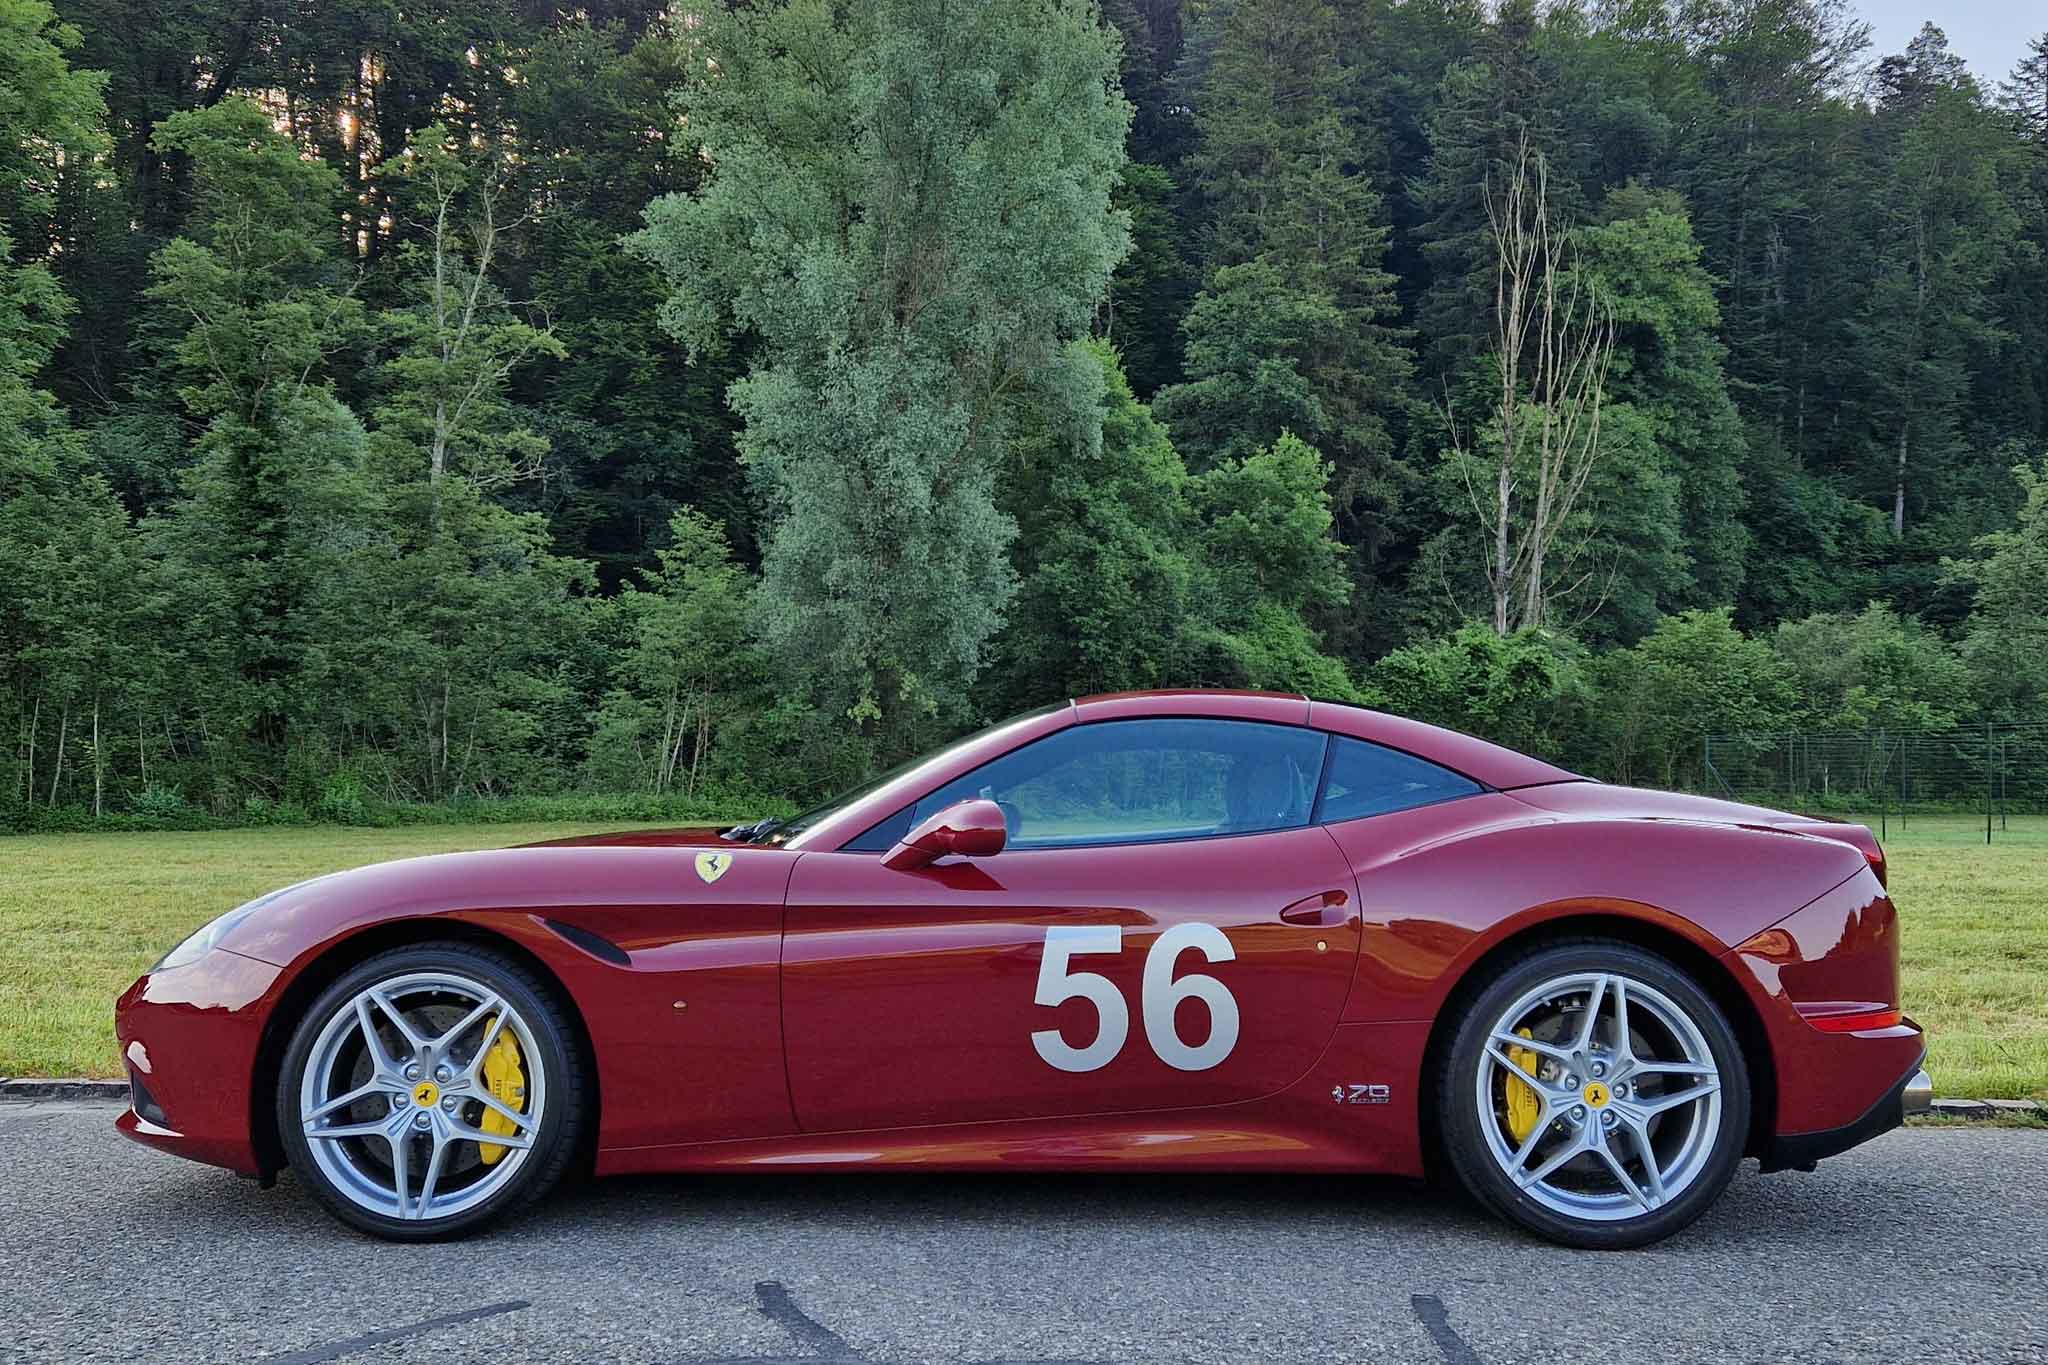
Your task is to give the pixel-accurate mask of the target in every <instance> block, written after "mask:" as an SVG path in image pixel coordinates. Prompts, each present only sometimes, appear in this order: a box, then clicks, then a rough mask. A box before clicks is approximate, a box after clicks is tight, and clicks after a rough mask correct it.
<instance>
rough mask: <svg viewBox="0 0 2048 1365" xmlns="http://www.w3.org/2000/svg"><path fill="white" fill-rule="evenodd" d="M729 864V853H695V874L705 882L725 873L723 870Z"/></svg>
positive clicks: (716, 878)
mask: <svg viewBox="0 0 2048 1365" xmlns="http://www.w3.org/2000/svg"><path fill="white" fill-rule="evenodd" d="M731 866H732V855H731V854H730V853H699V854H698V855H697V875H698V876H700V877H702V878H703V879H704V880H705V881H706V882H715V881H717V880H718V879H719V878H720V877H723V876H724V875H725V870H726V869H727V868H728V867H731Z"/></svg>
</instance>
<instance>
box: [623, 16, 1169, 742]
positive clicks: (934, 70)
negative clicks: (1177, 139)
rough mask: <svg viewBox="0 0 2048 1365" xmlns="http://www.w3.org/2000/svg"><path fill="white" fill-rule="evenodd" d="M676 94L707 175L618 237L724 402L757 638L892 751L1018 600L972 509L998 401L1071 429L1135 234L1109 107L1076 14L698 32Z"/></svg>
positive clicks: (987, 513) (998, 537) (986, 522)
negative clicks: (760, 534) (755, 533)
mask: <svg viewBox="0 0 2048 1365" xmlns="http://www.w3.org/2000/svg"><path fill="white" fill-rule="evenodd" d="M699 37H700V39H701V41H702V43H703V45H704V52H705V56H706V59H707V60H706V61H705V62H704V64H703V67H702V73H703V74H702V75H701V77H700V78H698V79H696V80H694V81H693V82H692V85H691V86H690V87H689V89H688V90H687V92H686V94H685V96H684V98H685V99H686V100H687V102H688V107H689V110H690V125H689V126H690V131H691V133H692V135H693V136H694V137H696V138H697V139H699V140H700V141H701V144H702V147H703V150H704V155H705V156H706V157H707V158H708V159H709V160H710V162H711V163H712V165H713V166H714V167H715V169H714V171H713V173H712V175H711V178H710V180H709V182H708V184H707V185H706V186H705V187H704V189H703V190H702V191H701V192H700V193H698V194H695V195H690V196H670V197H668V198H664V199H661V200H657V201H656V202H655V203H654V204H653V205H652V206H651V207H650V208H649V210H648V225H647V227H646V228H645V229H644V230H643V231H642V232H641V233H640V234H638V236H637V237H636V238H635V242H636V243H637V245H638V247H639V249H640V250H642V251H644V252H646V253H647V254H648V255H649V256H650V257H651V258H652V259H654V260H655V261H656V262H658V263H659V264H660V265H661V266H662V268H663V269H664V270H665V271H666V272H667V274H668V277H669V280H670V284H671V289H672V293H671V296H670V299H669V303H668V306H667V308H666V310H665V314H664V317H665V320H666V321H667V323H668V324H669V325H670V326H671V327H672V328H673V329H675V331H676V333H677V335H679V336H680V337H682V338H683V339H684V340H686V341H687V342H688V343H689V345H690V347H691V350H692V354H693V355H701V354H706V353H709V352H710V351H712V350H714V349H715V348H716V347H717V346H718V345H719V344H720V343H721V342H722V341H723V340H724V339H725V337H726V336H727V335H728V332H729V330H730V329H737V330H742V331H747V332H751V333H752V334H753V335H754V336H755V337H756V338H757V341H758V347H759V349H758V352H757V356H756V359H755V361H754V363H753V366H752V368H751V370H750V373H749V374H748V376H747V377H746V378H745V379H743V380H741V381H739V382H738V383H736V384H735V385H734V386H733V388H732V391H731V401H732V403H733V406H734V408H735V410H736V411H738V412H739V413H740V415H741V416H742V418H743V420H744V422H745V429H744V434H743V436H742V438H741V449H742V451H743V453H744V454H745V456H746V458H747V460H748V461H749V462H750V464H751V465H752V468H753V471H754V474H755V476H756V478H757V479H758V480H759V486H760V487H761V489H762V491H763V493H764V495H765V496H766V498H767V500H768V503H769V506H770V508H771V514H772V516H773V518H774V524H773V528H772V530H771V531H770V532H769V535H768V539H767V542H766V544H765V546H764V553H763V574H764V577H763V583H762V601H763V622H764V626H765V629H766V631H767V634H768V637H769V640H770V643H771V644H772V646H773V647H774V648H775V649H776V650H777V651H778V653H779V654H780V655H781V657H782V660H783V662H784V663H785V666H787V667H788V668H789V669H790V670H791V673H792V675H793V676H795V677H798V678H801V679H804V680H805V682H806V683H807V685H808V688H809V691H810V694H811V695H812V696H813V697H814V698H815V699H816V701H817V702H818V703H819V704H820V705H821V706H822V707H823V708H824V709H825V710H826V711H827V712H828V713H831V714H836V715H843V716H850V717H852V718H853V719H855V720H856V721H858V722H860V723H861V724H863V725H864V726H868V727H871V732H872V733H873V734H874V735H875V736H876V737H877V739H878V740H879V742H880V743H881V745H882V746H883V747H884V748H886V749H890V750H902V749H907V748H910V747H912V746H914V745H915V744H916V743H917V742H918V741H919V739H920V738H921V737H922V735H923V734H924V733H925V732H926V729H927V718H930V717H940V716H943V717H946V718H948V719H950V718H952V717H954V716H957V715H958V714H959V713H960V710H961V706H962V703H961V701H960V698H961V697H962V696H963V694H964V691H965V685H966V684H967V683H968V682H970V681H971V680H972V679H973V677H974V676H975V674H976V673H978V672H979V671H980V669H981V667H982V664H983V662H984V659H985V655H986V647H987V643H988V640H989V638H990V637H991V636H992V635H993V634H994V632H995V630H996V629H997V627H998V626H999V625H1000V624H1001V622H1002V619H1003V612H1004V609H1005V608H1006V606H1007V605H1008V602H1009V599H1010V597H1011V595H1012V593H1013V591H1014V580H1013V578H1012V575H1011V572H1010V570H1009V568H1008V565H1007V563H1006V558H1005V552H1006V549H1007V546H1008V542H1009V540H1010V538H1011V535H1012V533H1013V524H1012V523H1011V522H1010V520H1009V518H1007V517H1005V516H1003V515H1002V514H1001V512H1000V511H999V510H998V509H997V508H996V506H995V504H994V500H993V493H994V483H995V475H996V472H997V469H998V467H999V465H1000V462H1001V460H1002V458H1003V452H1004V449H1005V443H1006V440H1007V438H1008V435H1009V432H1010V431H1011V429H1012V427H1013V415H1014V412H1015V410H1016V407H1017V405H1019V404H1024V403H1030V404H1034V405H1037V404H1042V405H1045V407H1046V408H1047V409H1049V410H1051V411H1053V412H1064V413H1066V414H1069V418H1068V420H1071V421H1072V422H1074V423H1076V424H1082V423H1085V422H1087V421H1089V420H1091V419H1092V417H1093V414H1094V411H1095V402H1096V395H1097V394H1098V393H1099V392H1100V386H1101V379H1100V371H1099V368H1098V367H1097V366H1096V365H1095V364H1094V362H1093V361H1092V360H1090V359H1089V358H1088V357H1087V356H1086V354H1085V353H1083V352H1081V351H1079V350H1076V349H1074V348H1073V347H1072V346H1071V345H1070V342H1071V340H1072V339H1073V338H1076V337H1078V336H1080V335H1082V334H1083V333H1085V331H1086V329H1087V327H1088V325H1089V321H1090V319H1091V316H1092V314H1093V312H1094V307H1095V303H1096V300H1097V299H1098V298H1099V297H1100V296H1101V293H1102V291H1103V289H1104V287H1105V285H1106V283H1107V281H1108V279H1109V275H1110V272H1111V270H1112V269H1113V268H1114V267H1115V265H1116V263H1117V261H1118V260H1119V259H1120V258H1121V257H1122V255H1123V253H1124V251H1125V249H1126V247H1127V245H1128V242H1129V234H1128V229H1127V227H1126V225H1125V223H1124V221H1123V220H1122V218H1121V217H1120V216H1119V215H1117V214H1115V213H1114V212H1112V210H1111V207H1110V195H1111V193H1112V190H1113V189H1114V186H1115V184H1116V179H1117V176H1118V174H1119V172H1120V171H1121V169H1122V165H1123V159H1124V150H1123V139H1124V135H1125V133H1126V130H1127V128H1128V126H1129V121H1130V108H1129V106H1128V105H1127V104H1125V103H1124V102H1123V100H1122V99H1121V98H1120V97H1118V96H1117V95H1116V93H1115V84H1114V75H1115V66H1116V42H1115V39H1114V36H1113V35H1111V34H1110V33H1108V32H1106V31H1105V30H1104V29H1103V28H1102V27H1101V25H1100V24H1099V23H1098V22H1097V20H1096V18H1095V15H1094V13H1093V11H1092V8H1091V7H1090V6H1088V5H1085V4H1083V3H1081V2H1080V0H1034V2H1033V3H1026V4H1017V5H1004V6H970V7H966V8H964V9H963V8H961V7H959V6H955V5H948V4H944V3H941V0H882V3H878V4H874V5H866V6H860V7H857V8H855V9H852V10H845V9H842V8H840V7H837V6H834V5H831V4H828V3H825V0H798V3H793V4H791V5H789V6H787V7H778V8H774V9H766V10H758V11H754V10H749V11H739V12H735V13H732V14H729V15H721V16H717V17H715V18H713V19H711V20H709V21H707V23H706V25H705V26H704V28H703V29H702V30H701V31H700V34H699Z"/></svg>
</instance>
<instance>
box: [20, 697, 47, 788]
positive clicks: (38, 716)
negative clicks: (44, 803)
mask: <svg viewBox="0 0 2048 1365" xmlns="http://www.w3.org/2000/svg"><path fill="white" fill-rule="evenodd" d="M42 728H43V694H42V693H40V692H38V693H36V704H35V709H34V710H33V711H31V712H30V713H29V718H28V774H27V776H28V781H27V783H26V785H25V788H24V790H26V791H27V793H28V800H27V804H28V805H31V806H33V805H34V804H35V803H36V736H37V734H38V733H39V732H40V731H41V730H42Z"/></svg>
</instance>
